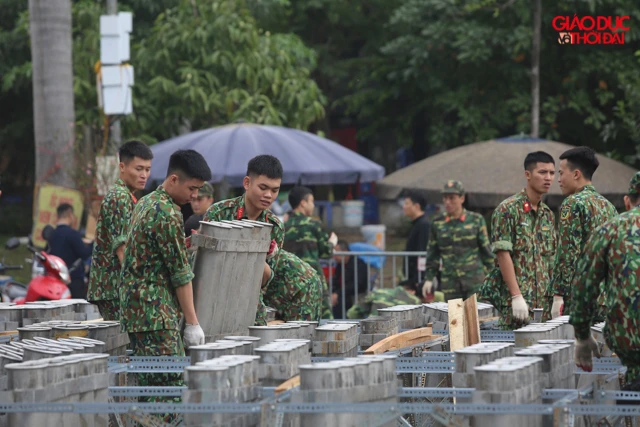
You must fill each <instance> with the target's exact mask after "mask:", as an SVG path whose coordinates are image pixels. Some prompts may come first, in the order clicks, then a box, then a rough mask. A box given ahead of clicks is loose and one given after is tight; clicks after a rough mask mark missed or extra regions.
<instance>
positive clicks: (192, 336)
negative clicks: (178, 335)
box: [182, 324, 204, 348]
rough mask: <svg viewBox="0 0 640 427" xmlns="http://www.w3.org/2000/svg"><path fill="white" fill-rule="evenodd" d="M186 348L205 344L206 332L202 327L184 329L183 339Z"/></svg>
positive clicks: (188, 326)
mask: <svg viewBox="0 0 640 427" xmlns="http://www.w3.org/2000/svg"><path fill="white" fill-rule="evenodd" d="M182 340H183V341H184V346H185V347H186V348H189V347H193V346H196V345H202V344H204V331H203V330H202V328H201V327H200V325H189V324H187V326H186V327H185V328H184V336H183V337H182Z"/></svg>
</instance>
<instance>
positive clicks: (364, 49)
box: [255, 0, 640, 160]
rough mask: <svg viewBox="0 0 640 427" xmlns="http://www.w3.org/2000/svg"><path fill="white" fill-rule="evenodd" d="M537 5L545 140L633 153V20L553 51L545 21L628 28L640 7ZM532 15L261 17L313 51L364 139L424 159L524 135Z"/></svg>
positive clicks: (494, 8) (315, 1) (297, 6)
mask: <svg viewBox="0 0 640 427" xmlns="http://www.w3.org/2000/svg"><path fill="white" fill-rule="evenodd" d="M275 1H276V0H272V1H271V2H268V1H267V3H270V4H271V3H273V2H275ZM255 2H256V3H261V2H260V1H258V0H255ZM542 10H543V16H542V46H541V73H540V75H541V78H540V81H541V123H540V128H541V129H540V130H541V136H543V137H547V138H553V139H557V140H561V141H564V142H567V143H570V144H576V145H583V144H585V145H590V146H592V147H594V148H595V149H598V150H601V151H603V152H614V149H615V150H618V151H620V152H621V153H624V154H621V155H622V156H623V157H624V156H628V155H635V154H636V151H635V149H634V147H635V146H637V145H638V144H640V141H638V139H637V137H633V135H634V132H637V128H636V127H634V125H635V124H637V123H640V117H639V116H640V109H638V108H635V107H636V106H637V104H636V103H635V102H636V101H635V99H637V96H635V97H634V96H633V94H634V93H637V92H634V90H635V91H637V90H638V87H639V84H638V82H637V77H636V78H635V79H634V78H633V77H634V76H636V75H637V71H636V70H637V62H636V60H635V59H634V56H633V52H634V51H636V50H638V48H640V45H639V44H638V39H639V37H638V35H639V34H640V27H638V26H637V25H633V24H632V25H631V31H629V32H628V33H627V34H626V35H625V41H626V43H627V44H625V45H624V46H561V45H559V44H558V43H557V40H556V38H557V33H556V32H555V31H554V30H553V29H552V27H551V20H552V19H553V17H554V16H556V15H570V16H573V14H574V13H577V14H578V15H587V14H591V15H613V16H615V15H631V17H632V21H631V22H634V23H635V22H638V19H639V18H640V6H639V5H638V3H637V2H633V1H631V0H594V1H590V2H582V3H581V2H552V1H550V0H544V1H543V8H542ZM532 14H533V3H532V2H522V1H513V0H461V1H453V0H395V1H378V0H371V1H367V2H365V1H361V0H353V1H349V2H346V1H340V0H334V1H329V0H307V1H300V2H291V5H290V7H289V8H287V7H286V6H285V7H283V6H280V7H278V6H275V7H271V8H270V13H267V14H264V13H261V14H259V16H260V19H261V22H262V23H263V25H264V26H265V27H266V28H277V29H280V30H283V29H285V28H286V29H289V30H293V31H294V32H296V34H299V35H300V36H301V37H302V38H303V40H304V41H305V42H306V43H307V44H308V45H310V46H311V47H313V48H314V49H315V50H316V51H317V52H318V53H319V64H318V73H317V74H316V80H317V81H318V82H319V84H320V85H321V88H322V90H323V91H324V93H326V94H327V96H328V98H329V101H330V105H331V111H330V114H331V115H334V116H344V115H346V116H348V117H352V118H354V119H355V125H356V126H357V128H358V137H359V139H360V140H365V141H366V142H367V144H366V145H367V146H371V145H374V144H378V145H388V144H389V142H388V141H389V140H392V141H397V142H398V143H399V144H401V145H412V146H413V148H414V153H417V155H418V158H421V157H424V156H425V155H428V154H430V153H436V152H439V151H442V150H445V149H448V148H452V147H455V146H458V145H461V144H468V143H471V142H475V141H478V140H484V139H489V138H493V137H500V136H505V135H510V134H515V133H521V132H524V133H529V132H530V122H531V77H530V68H531V49H532V48H531V46H532V36H533V28H532V22H533V17H532ZM634 73H635V74H634ZM621 100H622V101H621ZM634 129H636V130H634ZM630 141H631V142H632V144H629V142H630ZM628 159H629V158H627V160H628Z"/></svg>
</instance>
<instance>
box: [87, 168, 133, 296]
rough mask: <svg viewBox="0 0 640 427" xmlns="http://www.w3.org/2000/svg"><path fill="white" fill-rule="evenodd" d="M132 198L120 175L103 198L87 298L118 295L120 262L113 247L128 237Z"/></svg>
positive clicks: (122, 242) (115, 247)
mask: <svg viewBox="0 0 640 427" xmlns="http://www.w3.org/2000/svg"><path fill="white" fill-rule="evenodd" d="M135 202H136V199H135V196H134V195H133V194H132V193H131V191H129V188H127V186H126V185H125V183H124V181H122V180H121V179H118V180H117V181H116V182H115V184H114V185H113V187H111V189H110V190H109V192H107V194H106V195H105V196H104V199H103V200H102V204H101V205H100V214H99V215H98V223H97V224H96V239H95V245H94V246H93V254H92V258H91V272H90V274H89V289H88V292H87V299H88V300H89V301H103V300H117V299H118V283H119V282H120V267H121V266H120V260H119V259H118V256H117V255H116V249H118V247H119V246H120V245H122V244H124V242H125V240H126V238H127V235H126V231H127V227H128V226H129V222H130V220H131V214H132V213H133V208H134V206H135Z"/></svg>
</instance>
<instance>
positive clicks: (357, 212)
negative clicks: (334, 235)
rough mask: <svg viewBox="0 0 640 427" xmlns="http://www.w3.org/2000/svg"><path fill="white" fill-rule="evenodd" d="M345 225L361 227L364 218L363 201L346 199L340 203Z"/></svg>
mask: <svg viewBox="0 0 640 427" xmlns="http://www.w3.org/2000/svg"><path fill="white" fill-rule="evenodd" d="M341 205H342V211H343V215H344V217H343V218H344V219H343V223H344V225H345V227H361V226H362V221H363V219H364V201H362V200H347V201H344V202H342V203H341Z"/></svg>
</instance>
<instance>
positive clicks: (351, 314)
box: [347, 286, 420, 319]
mask: <svg viewBox="0 0 640 427" xmlns="http://www.w3.org/2000/svg"><path fill="white" fill-rule="evenodd" d="M418 304H420V300H419V299H418V298H417V297H416V296H415V295H411V294H410V293H409V292H407V291H406V290H405V289H404V288H403V287H402V286H396V287H395V288H393V289H389V288H383V289H376V290H375V291H373V292H371V293H370V294H369V295H367V296H366V297H365V299H364V302H361V303H359V304H357V305H354V306H353V307H351V308H350V309H349V311H348V312H347V319H364V318H366V317H369V316H377V315H378V309H380V308H389V307H393V306H394V305H418Z"/></svg>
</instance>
